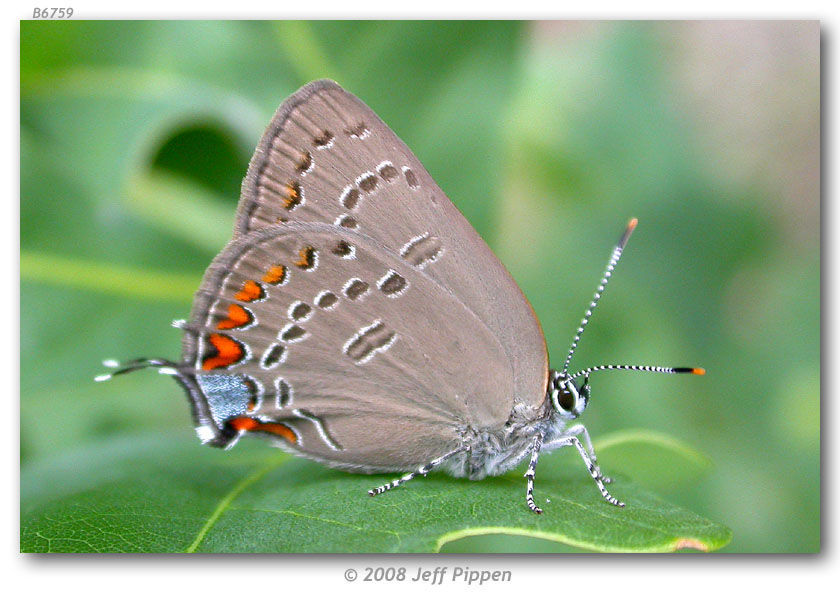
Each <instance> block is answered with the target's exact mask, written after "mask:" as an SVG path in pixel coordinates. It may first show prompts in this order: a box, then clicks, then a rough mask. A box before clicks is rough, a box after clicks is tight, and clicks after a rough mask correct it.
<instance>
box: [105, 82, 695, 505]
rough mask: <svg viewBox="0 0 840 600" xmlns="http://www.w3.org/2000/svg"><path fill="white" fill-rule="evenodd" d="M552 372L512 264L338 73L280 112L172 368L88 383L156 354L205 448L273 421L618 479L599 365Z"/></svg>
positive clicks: (315, 453)
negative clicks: (588, 413) (611, 464)
mask: <svg viewBox="0 0 840 600" xmlns="http://www.w3.org/2000/svg"><path fill="white" fill-rule="evenodd" d="M635 226H636V220H635V219H633V220H632V221H630V223H629V225H628V226H627V229H626V230H625V232H624V235H622V237H621V239H620V241H619V242H618V245H617V246H616V247H615V249H614V251H613V253H612V256H611V257H610V259H609V263H608V265H607V269H606V272H605V273H604V276H603V278H602V279H601V282H600V285H599V286H598V289H597V291H596V293H595V297H594V298H593V300H592V302H591V303H590V305H589V307H588V309H587V310H586V313H585V316H584V318H583V320H582V321H581V324H580V327H578V330H577V333H576V334H575V336H574V340H573V341H572V345H571V348H570V350H569V352H568V355H567V356H566V360H565V362H564V363H563V366H562V367H561V369H560V370H550V369H549V367H548V353H547V350H546V343H545V338H544V336H543V332H542V329H541V328H540V324H539V322H538V321H537V318H536V316H535V315H534V312H533V310H532V309H531V306H530V305H529V303H528V301H527V300H526V299H525V296H524V295H523V294H522V292H521V291H520V289H519V288H518V287H517V285H516V283H515V282H514V280H513V278H512V277H511V276H510V274H509V273H508V272H507V271H506V270H505V268H504V266H502V264H501V263H500V262H499V260H498V259H497V258H496V257H495V256H494V255H493V252H492V251H491V250H490V248H489V247H488V246H487V245H486V244H485V243H484V241H483V240H482V239H481V238H480V237H479V235H478V233H476V231H475V230H474V229H473V228H472V227H471V226H470V224H469V223H468V222H467V220H466V219H465V218H464V217H463V215H462V214H461V213H460V212H459V211H458V209H457V208H455V205H454V204H452V202H451V201H450V200H449V199H448V198H447V197H446V195H445V194H444V193H443V191H441V189H440V188H439V187H438V186H437V184H435V182H434V180H433V179H432V177H431V176H430V175H429V173H428V172H427V171H426V169H424V168H423V165H421V164H420V162H419V161H418V160H417V158H416V157H415V156H414V155H413V154H412V153H411V151H410V150H409V149H408V147H406V145H405V144H404V143H403V142H402V141H401V140H400V139H399V138H398V137H397V136H396V135H395V134H394V132H393V131H391V130H390V129H389V128H388V126H387V125H385V123H383V122H382V120H381V119H380V118H379V117H378V116H376V114H374V112H373V111H372V110H371V109H370V108H368V107H367V106H366V105H365V104H364V103H363V102H361V101H360V100H359V99H358V98H356V97H355V96H353V95H352V94H349V93H348V92H346V91H344V90H343V89H342V88H341V87H339V86H338V85H337V84H336V83H334V82H332V81H327V80H322V81H315V82H313V83H310V84H308V85H306V86H304V87H303V88H301V89H300V90H298V91H297V92H296V93H295V94H293V95H292V96H291V97H290V98H289V99H287V100H286V101H285V102H284V103H283V104H282V105H281V106H280V108H279V109H278V111H277V113H276V114H275V116H274V118H273V119H272V121H271V124H270V125H269V126H268V130H267V131H266V133H265V134H264V135H263V138H262V140H261V141H260V143H259V146H258V147H257V149H256V152H255V153H254V156H253V158H252V159H251V163H250V165H249V167H248V173H247V175H246V177H245V180H244V182H243V185H242V196H241V199H240V201H239V207H238V209H237V213H236V226H235V230H234V236H233V239H232V240H231V241H230V243H228V245H227V246H226V247H225V248H224V250H222V252H221V253H220V254H219V255H218V256H217V257H216V258H215V260H213V262H212V263H211V265H210V267H209V268H208V269H207V271H206V273H205V274H204V279H203V281H202V283H201V287H200V289H199V290H198V292H197V293H196V295H195V299H194V302H193V307H192V312H191V314H190V318H189V320H188V321H179V322H176V323H175V324H176V325H177V326H178V327H180V328H181V329H182V330H183V348H182V350H183V357H182V359H181V361H180V362H172V361H168V360H163V359H137V360H134V361H131V362H129V363H126V364H122V365H121V364H118V363H116V361H105V364H106V366H108V367H110V368H113V369H115V370H114V371H113V373H111V374H108V375H101V376H99V377H98V378H97V379H98V380H105V379H109V378H110V377H111V376H113V375H117V374H121V373H128V372H130V371H134V370H137V369H142V368H145V367H156V368H158V369H159V371H160V372H161V373H164V374H167V375H171V376H173V377H175V379H176V380H177V381H178V382H179V383H180V384H181V386H183V388H184V389H185V390H186V392H187V396H188V397H189V400H190V403H191V404H192V412H193V418H194V420H195V425H196V431H197V432H198V436H199V438H200V439H201V441H202V442H203V443H205V444H208V445H211V446H218V447H224V448H226V447H229V446H231V445H232V444H234V443H235V442H236V441H237V440H238V439H239V437H240V436H242V435H243V434H257V435H263V436H266V437H268V438H270V439H271V440H273V441H274V442H275V443H276V444H277V445H279V446H280V447H281V448H283V449H284V450H287V451H290V452H292V453H294V454H298V455H301V456H304V457H306V458H311V459H314V460H316V461H319V462H322V463H325V464H326V465H329V466H330V467H334V468H337V469H343V470H347V471H359V472H364V473H389V472H394V471H408V473H407V474H406V475H404V476H402V477H400V478H399V479H396V480H394V481H391V482H390V483H386V484H384V485H382V486H380V487H378V488H375V489H373V490H370V491H369V493H370V495H372V496H373V495H376V494H380V493H382V492H385V491H387V490H390V489H392V488H395V487H397V486H399V485H400V484H403V483H405V482H407V481H409V480H410V479H412V478H413V477H415V476H416V475H425V474H426V473H428V472H429V471H431V470H432V469H435V468H439V469H443V470H446V471H448V472H449V473H451V474H452V475H454V476H456V477H468V478H470V479H482V478H484V477H486V476H488V475H497V474H500V473H504V472H505V471H508V470H510V469H511V468H513V467H515V466H516V465H517V464H519V463H520V462H521V461H522V460H523V459H525V458H526V457H527V456H528V455H530V464H529V465H528V469H527V471H526V472H525V477H526V478H527V493H526V501H527V504H528V506H529V508H530V509H531V510H532V511H534V512H536V513H540V512H541V509H540V508H538V507H537V505H536V504H535V502H534V498H533V489H534V472H535V467H536V465H537V459H538V458H539V456H540V453H541V452H547V451H550V450H554V449H556V448H561V447H563V446H574V447H575V448H576V449H577V451H578V452H579V453H580V456H581V458H582V459H583V461H584V463H585V464H586V466H587V468H588V469H589V473H590V474H591V476H592V478H593V479H594V481H595V483H596V485H597V486H598V489H599V490H600V491H601V495H602V496H603V497H604V499H605V500H606V501H607V502H609V503H611V504H613V505H615V506H623V503H621V502H619V501H618V500H616V499H615V498H613V497H612V496H611V495H610V493H609V492H608V491H607V489H606V487H605V483H609V479H608V478H607V477H605V476H604V475H603V474H602V473H601V470H600V468H599V467H598V464H597V462H596V458H595V451H594V450H593V447H592V443H591V441H590V438H589V434H588V433H587V431H586V427H584V426H583V425H581V424H579V423H578V422H577V421H576V420H577V418H578V417H579V416H580V414H581V413H582V412H583V410H584V409H585V408H586V406H587V404H588V403H589V399H590V387H589V375H590V374H591V373H593V372H595V371H601V370H607V369H629V370H639V371H656V372H660V373H696V374H702V373H703V370H702V369H698V368H668V367H652V366H637V365H600V366H596V367H590V368H588V369H583V370H580V371H576V372H570V370H569V364H570V361H571V359H572V356H573V354H574V351H575V348H576V347H577V344H578V341H579V340H580V336H581V334H582V333H583V330H584V328H585V326H586V324H587V322H588V320H589V318H590V316H591V314H592V311H593V309H594V308H595V306H596V304H597V303H598V300H599V298H600V297H601V294H602V292H603V291H604V288H605V286H606V284H607V282H608V281H609V278H610V276H611V275H612V272H613V269H614V268H615V266H616V263H618V260H619V258H620V257H621V253H622V250H623V249H624V245H625V244H626V242H627V239H628V238H629V237H630V234H631V232H632V231H633V229H634V227H635Z"/></svg>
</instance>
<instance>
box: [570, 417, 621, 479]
mask: <svg viewBox="0 0 840 600" xmlns="http://www.w3.org/2000/svg"><path fill="white" fill-rule="evenodd" d="M565 435H569V436H575V437H582V438H583V443H584V444H586V449H587V450H588V451H589V458H590V459H591V460H592V464H593V465H595V472H596V473H597V475H598V479H600V480H601V481H603V482H604V483H612V481H613V480H612V478H611V477H607V476H606V475H604V474H603V473H602V472H601V467H600V466H599V465H598V458H597V457H596V456H595V448H594V446H592V439H591V438H590V437H589V432H588V431H587V430H586V427H585V426H584V425H583V424H581V423H578V424H577V425H572V426H571V427H569V428H568V429H567V430H566V431H565Z"/></svg>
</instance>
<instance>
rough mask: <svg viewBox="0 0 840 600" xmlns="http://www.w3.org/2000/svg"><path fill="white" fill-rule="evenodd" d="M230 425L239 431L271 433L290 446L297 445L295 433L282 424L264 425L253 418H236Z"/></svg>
mask: <svg viewBox="0 0 840 600" xmlns="http://www.w3.org/2000/svg"><path fill="white" fill-rule="evenodd" d="M228 425H230V426H231V427H233V428H234V429H236V430H237V431H260V432H264V433H271V434H274V435H278V436H280V437H282V438H284V439H285V440H286V441H287V442H289V443H290V444H295V443H297V436H296V435H295V432H294V431H292V430H291V429H289V428H288V427H286V426H285V425H283V424H282V423H263V422H262V421H257V420H256V419H252V418H251V417H234V418H233V419H231V420H229V421H228Z"/></svg>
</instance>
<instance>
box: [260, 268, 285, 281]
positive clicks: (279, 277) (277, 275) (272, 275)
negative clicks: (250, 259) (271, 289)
mask: <svg viewBox="0 0 840 600" xmlns="http://www.w3.org/2000/svg"><path fill="white" fill-rule="evenodd" d="M262 280H263V281H265V282H266V283H270V284H272V285H277V284H278V283H283V282H284V281H285V280H286V267H284V266H283V265H274V266H273V267H271V268H270V269H269V270H268V272H267V273H266V274H265V275H263V278H262Z"/></svg>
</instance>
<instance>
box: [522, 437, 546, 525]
mask: <svg viewBox="0 0 840 600" xmlns="http://www.w3.org/2000/svg"><path fill="white" fill-rule="evenodd" d="M542 438H543V434H542V433H539V434H537V436H536V437H535V438H534V446H533V450H532V451H531V462H529V463H528V470H527V471H525V478H526V479H527V480H528V489H527V491H526V492H525V502H527V503H528V508H530V509H531V510H532V511H534V512H535V513H537V514H538V515H541V514H542V509H541V508H540V507H539V506H537V503H536V502H534V476H535V475H536V472H537V461H538V460H539V459H540V447H542Z"/></svg>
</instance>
